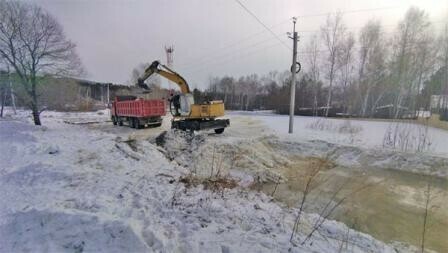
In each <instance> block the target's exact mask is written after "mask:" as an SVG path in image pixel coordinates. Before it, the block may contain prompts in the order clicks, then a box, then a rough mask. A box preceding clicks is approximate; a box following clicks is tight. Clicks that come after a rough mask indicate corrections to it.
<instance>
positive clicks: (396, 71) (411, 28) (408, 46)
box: [392, 7, 430, 118]
mask: <svg viewBox="0 0 448 253" xmlns="http://www.w3.org/2000/svg"><path fill="white" fill-rule="evenodd" d="M429 27H430V22H429V17H428V14H427V13H426V12H425V11H423V10H421V9H418V8H414V7H413V8H410V9H409V10H408V11H407V12H406V15H405V17H404V19H403V20H402V21H401V22H400V23H399V25H398V28H397V33H396V34H397V35H396V36H395V38H394V39H393V60H392V73H393V77H394V78H393V82H394V83H396V85H397V86H398V90H397V95H396V99H395V102H394V109H395V112H394V117H395V118H398V117H399V116H400V115H401V113H402V107H403V106H404V104H405V102H406V100H408V101H409V99H410V98H411V95H412V89H413V87H415V86H414V85H415V77H416V76H415V71H414V70H415V69H414V68H413V64H416V63H417V62H416V61H415V59H417V57H416V51H417V49H418V47H419V46H422V45H423V46H424V43H420V42H422V41H423V40H424V39H425V33H426V32H427V31H428V28H429ZM417 64H418V65H421V63H417Z"/></svg>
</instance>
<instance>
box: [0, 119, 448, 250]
mask: <svg viewBox="0 0 448 253" xmlns="http://www.w3.org/2000/svg"><path fill="white" fill-rule="evenodd" d="M229 117H230V119H231V126H230V127H229V128H228V129H226V131H225V132H224V133H223V134H222V135H216V134H211V133H207V132H204V133H196V134H194V135H189V134H186V133H183V132H178V131H172V130H170V129H169V118H166V119H165V120H164V124H163V126H162V127H160V128H148V129H143V130H135V129H131V128H127V127H117V126H113V125H112V124H111V123H110V122H107V121H108V118H109V115H108V112H107V111H100V112H92V113H57V112H44V113H43V117H42V121H43V124H44V125H45V126H43V127H35V126H32V125H31V120H30V116H29V112H26V111H20V112H19V115H11V116H7V117H6V118H5V119H3V120H1V121H0V140H1V145H0V155H1V159H0V181H1V182H0V194H1V195H2V196H3V197H2V198H1V199H0V252H29V251H37V252H187V251H188V252H242V251H246V252H288V251H290V252H340V251H341V250H342V251H352V252H397V251H398V252H413V251H416V249H417V247H418V243H417V242H418V237H417V234H420V231H416V232H415V233H412V234H409V235H406V233H405V231H404V230H405V229H407V227H405V226H399V225H398V223H403V222H407V221H408V220H400V219H399V217H400V213H399V212H398V211H397V212H395V213H394V212H391V213H388V212H381V210H380V209H384V208H385V207H387V206H388V205H392V206H389V209H392V210H393V209H394V208H395V209H396V210H400V211H401V212H405V214H406V215H402V216H403V217H406V219H414V220H418V218H419V217H420V216H419V215H420V214H421V212H420V211H421V208H422V207H421V206H420V205H419V203H420V202H421V194H420V192H421V189H422V188H423V186H424V183H422V182H423V179H421V178H420V177H425V179H427V178H431V179H432V178H434V179H436V183H435V186H434V187H435V188H436V189H440V190H443V191H445V192H446V191H447V189H446V177H447V160H446V158H445V157H444V154H448V152H446V151H445V150H444V149H443V148H441V145H436V144H438V143H437V141H436V140H435V139H433V140H432V141H431V143H436V144H431V145H430V146H431V147H432V148H433V147H434V148H433V150H432V151H431V149H426V150H425V151H424V152H418V153H416V152H410V150H406V151H401V150H394V149H388V150H382V148H379V146H378V145H380V143H374V144H372V143H370V144H368V145H364V144H365V143H369V142H368V141H365V138H364V137H363V136H365V135H368V134H366V132H365V131H366V130H367V131H368V128H367V126H364V125H363V126H362V129H358V130H356V129H355V128H353V126H345V129H346V130H344V125H341V126H339V125H337V126H336V127H334V126H333V125H334V124H332V125H331V126H324V127H319V126H312V125H310V124H311V123H312V122H308V123H306V124H303V125H302V128H300V129H303V131H304V132H307V133H309V135H307V136H306V137H304V136H301V135H295V136H293V137H288V136H287V135H283V134H282V127H280V126H279V125H280V124H281V121H282V120H283V119H279V118H278V116H273V115H261V116H260V115H254V114H252V115H242V114H239V113H233V114H230V115H229ZM272 122H274V123H275V124H271V123H272ZM69 123H70V124H69ZM82 123H86V124H82ZM355 123H356V122H355ZM317 124H318V125H319V124H321V123H317ZM350 124H353V121H352V122H351V123H350ZM364 124H367V123H364ZM355 125H356V124H355ZM367 125H368V124H367ZM297 126H300V124H297V125H296V127H297ZM386 128H387V127H386ZM335 129H336V130H335ZM341 129H342V130H341ZM347 129H348V130H347ZM353 129H355V130H353ZM296 130H299V129H296ZM383 130H384V129H383ZM335 131H336V132H337V134H334V133H335ZM385 132H387V129H386V130H384V133H385ZM438 134H442V133H438ZM443 134H445V133H444V132H443ZM380 135H381V134H380ZM326 136H332V137H331V138H330V137H329V138H326ZM351 140H353V141H351ZM382 141H383V140H382ZM382 141H381V143H382ZM417 142H419V141H417ZM413 146H418V145H417V144H415V145H414V144H413ZM436 146H437V148H435V147H436ZM434 150H435V151H434ZM310 159H311V160H313V159H328V160H329V161H331V163H332V166H331V167H330V168H328V169H326V170H325V172H324V173H323V174H324V175H329V176H331V177H332V178H333V181H332V183H331V184H323V186H322V187H321V188H320V189H319V192H316V194H315V195H313V199H316V196H319V195H321V196H322V198H321V199H319V201H310V202H309V203H308V204H307V206H306V213H304V214H303V215H302V218H301V222H300V224H299V227H298V230H297V234H296V236H295V237H294V239H293V242H292V243H291V242H290V236H291V232H292V228H293V225H294V222H295V217H296V215H297V212H298V204H297V203H298V200H299V199H300V196H301V195H300V191H299V190H298V189H299V188H300V187H298V188H297V189H294V187H293V186H294V185H297V184H299V183H300V180H298V181H295V179H294V176H292V175H295V174H297V173H299V172H300V171H301V170H303V169H304V168H306V167H307V166H309V165H310V163H309V160H310ZM313 161H314V160H313ZM390 171H392V172H390ZM388 172H389V173H400V174H394V176H391V174H388ZM363 173H364V174H363ZM406 173H408V174H409V175H411V176H409V177H403V176H402V175H404V174H406ZM351 175H356V176H358V175H363V177H362V179H363V180H365V182H369V183H374V184H375V187H377V188H379V189H381V188H383V189H385V190H384V191H383V192H381V193H378V194H379V196H380V197H378V198H376V199H375V200H373V199H370V200H369V201H363V199H365V198H367V199H368V195H369V194H367V192H363V193H362V194H364V195H362V194H361V195H360V196H358V197H357V198H352V199H351V200H350V201H347V204H344V205H342V206H341V208H340V209H338V211H337V212H335V213H334V215H332V216H331V217H328V218H329V219H327V220H325V221H324V222H323V223H322V225H321V226H320V227H319V228H318V229H317V232H316V233H313V234H312V236H311V238H310V239H305V238H306V237H307V236H308V235H309V234H310V233H311V231H312V230H313V228H314V227H315V224H316V222H319V220H321V219H322V217H321V216H319V213H320V211H319V210H320V209H319V208H320V207H321V206H322V204H323V203H327V201H328V199H329V198H328V193H329V192H330V191H331V189H332V185H335V184H337V182H338V180H337V179H341V181H343V179H346V178H350V176H351ZM187 177H190V178H197V179H201V180H202V181H201V182H205V181H204V180H211V181H213V180H214V181H213V182H216V181H217V180H220V179H226V178H231V179H232V180H235V181H236V182H237V185H236V186H233V185H232V186H231V187H222V188H219V189H218V188H217V189H214V188H211V189H210V188H207V189H205V188H206V187H205V186H204V184H197V185H187V184H185V183H184V179H185V178H187ZM384 178H388V179H389V180H390V179H394V180H395V181H390V182H388V183H389V184H388V185H387V187H379V184H382V185H381V186H384V183H385V182H383V179H384ZM403 178H404V179H403ZM400 180H401V181H400ZM363 182H364V181H363ZM416 182H419V183H418V184H417V183H416ZM394 184H396V187H392V186H394ZM416 184H417V186H415V185H416ZM346 191H349V189H347V190H346ZM369 191H371V192H370V193H372V191H375V192H379V191H378V190H376V188H370V189H369ZM318 193H320V194H318ZM391 193H394V194H392V196H391V197H390V198H389V199H387V201H384V200H382V199H381V196H383V197H384V196H389V195H390V194H391ZM371 195H374V194H371ZM399 199H400V201H398V200H399ZM375 201H376V203H378V204H377V205H374V204H373V203H374V202H375ZM395 202H397V203H398V204H395V205H393V204H394V203H395ZM440 203H448V201H446V198H445V199H443V198H441V202H440ZM445 205H446V204H445ZM350 206H356V208H352V209H350V208H349V207H350ZM375 206H379V208H377V209H375ZM363 207H368V208H370V209H369V212H370V213H369V212H362V210H363ZM398 207H399V208H398ZM389 209H388V210H389ZM408 209H409V210H412V211H410V212H409V211H408ZM350 210H352V211H351V212H349V211H350ZM446 210H448V209H447V208H446V206H443V207H442V208H440V209H439V210H438V212H437V213H435V214H434V216H433V217H435V219H436V220H439V221H443V220H447V218H448V215H447V214H446ZM409 213H411V214H410V215H408V214H409ZM388 214H390V215H391V218H390V219H385V220H384V219H383V220H382V219H381V215H388ZM355 216H356V217H359V218H358V219H357V220H358V223H357V226H354V223H353V220H354V217H355ZM375 217H377V218H378V222H377V223H381V222H389V223H391V222H392V223H393V220H394V219H395V220H397V222H396V223H395V225H396V226H393V225H392V224H386V225H388V226H389V227H387V226H386V225H385V226H383V227H374V226H373V225H372V224H369V223H368V222H367V221H368V220H369V219H370V220H372V219H374V218H375ZM344 223H345V224H344ZM370 223H373V222H370ZM445 227H447V226H446V225H445V226H444V227H443V228H441V227H437V226H436V228H435V229H436V230H433V231H432V233H434V235H443V234H446V233H443V232H444V231H443V230H441V229H445ZM388 228H389V230H390V229H391V228H392V229H394V233H395V234H399V235H400V234H404V236H394V233H384V231H386V230H387V229H388ZM410 228H412V229H414V230H416V229H417V228H419V225H418V222H415V224H414V225H413V226H411V227H410ZM401 229H403V230H401ZM437 229H439V230H437ZM360 231H363V232H360ZM445 232H446V230H445ZM367 233H370V234H371V235H369V234H367ZM383 233H384V236H381V235H382V234H383ZM414 237H417V239H415V238H414ZM433 237H434V238H435V240H433V241H430V242H429V245H428V248H430V249H432V250H435V251H439V252H444V251H446V249H447V245H446V244H445V243H444V242H443V240H442V239H443V238H438V237H437V236H433ZM440 237H441V236H440ZM413 238H414V239H413ZM398 241H399V242H398ZM413 245H414V246H417V247H414V246H413Z"/></svg>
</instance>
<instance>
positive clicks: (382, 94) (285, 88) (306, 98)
mask: <svg viewBox="0 0 448 253" xmlns="http://www.w3.org/2000/svg"><path fill="white" fill-rule="evenodd" d="M443 25H444V27H443V29H442V31H440V30H437V29H435V24H434V23H431V21H430V19H429V16H428V14H427V13H426V12H425V11H424V10H421V9H419V8H415V7H412V8H410V9H409V10H408V11H407V12H406V14H405V16H404V17H403V19H402V20H401V21H400V22H399V23H398V24H397V26H396V27H395V29H394V31H393V32H392V33H390V32H386V31H385V28H384V26H383V25H382V24H381V22H380V21H378V20H370V21H368V22H367V23H366V24H364V26H363V27H362V28H361V30H360V32H359V33H358V34H356V35H355V33H353V32H351V31H349V30H348V29H347V26H346V25H345V23H344V20H343V15H342V14H341V13H336V14H333V15H329V16H328V17H327V19H326V21H325V23H324V24H323V25H322V26H321V28H320V31H319V32H317V33H315V34H314V35H313V36H312V38H311V39H310V40H309V41H308V42H307V43H306V46H305V51H304V52H299V59H300V61H301V63H302V69H303V70H302V72H301V73H300V74H299V75H298V77H297V82H296V85H297V87H296V88H297V89H296V108H295V110H296V112H298V113H299V114H305V115H322V116H331V115H335V114H336V113H339V114H342V115H344V114H347V115H353V116H359V117H375V116H379V117H391V118H400V117H406V116H408V115H414V114H415V111H417V110H419V109H421V108H423V109H426V110H428V109H429V107H430V97H431V95H447V94H448V71H447V67H448V22H447V21H445V23H444V24H443ZM290 76H291V75H290V73H289V72H288V71H285V72H278V71H273V72H270V73H268V74H266V75H261V76H259V75H256V74H252V75H247V76H242V77H239V78H235V77H231V76H224V77H213V78H211V79H210V82H209V85H208V87H207V89H206V90H204V92H201V91H199V90H196V91H195V93H196V97H197V98H198V99H201V97H207V96H208V97H213V98H219V99H222V100H224V102H225V104H226V107H227V108H228V109H233V110H254V109H257V110H263V109H266V110H276V111H277V112H279V113H287V112H288V106H289V90H290V89H289V87H290V84H291V77H290Z"/></svg>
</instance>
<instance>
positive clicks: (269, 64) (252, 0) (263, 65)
mask: <svg viewBox="0 0 448 253" xmlns="http://www.w3.org/2000/svg"><path fill="white" fill-rule="evenodd" d="M34 1H35V2H37V3H38V4H39V5H41V6H42V7H44V8H45V9H47V10H48V11H50V13H52V14H53V15H54V16H56V18H57V19H58V20H59V22H60V23H61V24H62V25H63V27H64V30H65V33H66V35H67V37H68V38H69V39H70V40H72V41H74V42H75V43H76V44H77V51H78V53H79V55H80V57H81V60H82V62H83V65H84V67H85V68H86V70H87V72H88V75H87V76H86V79H91V80H95V81H101V82H113V83H125V82H127V81H128V80H129V79H130V74H131V71H132V69H133V68H134V67H135V66H137V65H138V64H139V63H143V62H152V61H153V60H156V59H159V60H162V62H165V61H166V57H165V53H164V46H165V45H174V48H175V50H174V69H175V70H176V71H177V72H179V73H180V74H181V75H183V76H184V77H185V78H186V79H187V81H188V82H189V83H190V85H191V86H193V87H199V88H203V87H205V86H206V85H207V84H208V80H209V77H210V76H223V75H232V76H240V75H245V74H250V73H257V74H260V75H262V74H266V73H268V72H269V71H271V70H278V71H284V70H287V69H288V68H289V66H290V64H291V57H292V56H291V53H290V51H289V50H288V49H287V48H286V47H285V45H283V44H282V43H280V42H279V41H278V40H277V39H276V38H275V37H274V36H273V35H272V34H271V33H269V32H268V31H266V29H264V28H263V26H262V25H261V24H259V23H258V22H257V21H256V20H255V19H254V18H253V17H252V16H251V15H250V14H248V13H247V12H246V11H245V10H244V9H243V8H242V7H241V6H240V5H239V4H238V3H237V2H236V1H234V0H188V1H186V0H129V1H125V0H122V1H119V0H108V1H106V0H85V1H81V0H78V1H75V0H71V1H69V0H66V1H63V0H34ZM240 1H241V2H242V3H243V4H244V5H245V6H246V7H247V8H248V9H249V10H250V11H252V12H253V13H254V14H255V15H256V16H257V17H258V18H259V19H260V20H261V21H262V22H263V23H265V24H266V25H267V26H269V27H271V26H274V27H273V28H272V31H273V32H274V33H275V34H278V36H279V37H280V38H282V39H283V40H284V41H285V43H287V44H288V45H291V46H292V41H291V40H289V39H287V36H286V32H288V31H291V30H292V22H291V21H290V20H289V19H290V18H291V17H293V16H299V20H298V24H297V30H298V31H299V35H300V36H301V37H302V38H301V42H299V51H300V50H303V47H304V44H305V43H306V40H307V38H309V36H310V35H311V34H312V32H310V31H318V30H319V27H320V26H321V25H322V23H323V22H324V20H325V18H326V17H325V16H309V17H306V16H305V17H300V16H303V15H313V14H322V13H326V12H335V11H343V12H344V11H346V12H347V13H346V14H345V15H344V21H345V23H346V26H347V27H348V28H349V30H350V31H353V32H357V31H358V30H359V27H361V26H362V25H363V24H364V23H365V22H366V21H367V20H368V19H371V18H376V19H380V20H381V22H382V24H383V25H384V26H385V27H384V29H385V31H386V32H388V33H393V31H394V28H395V26H396V24H397V22H398V21H399V20H400V19H402V18H403V16H404V13H405V12H406V10H407V9H408V8H409V7H410V6H417V7H420V8H423V9H424V10H426V11H427V12H428V14H429V15H430V18H431V20H433V21H434V22H435V23H434V25H435V27H436V29H438V30H439V31H441V28H442V25H443V22H442V21H443V20H444V19H446V18H447V17H448V0H393V1H392V0H340V1H333V0H306V1H305V0H303V1H302V0H240ZM366 9H371V10H369V11H367V10H366ZM356 10H364V11H358V12H350V11H356ZM299 57H300V55H299ZM303 68H306V66H303ZM163 83H164V84H165V82H163Z"/></svg>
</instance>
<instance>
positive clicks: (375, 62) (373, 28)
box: [358, 20, 387, 117]
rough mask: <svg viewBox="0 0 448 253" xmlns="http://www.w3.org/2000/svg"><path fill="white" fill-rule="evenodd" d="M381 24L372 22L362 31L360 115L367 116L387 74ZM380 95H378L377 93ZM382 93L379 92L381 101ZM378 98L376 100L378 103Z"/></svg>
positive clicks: (360, 37) (360, 38)
mask: <svg viewBox="0 0 448 253" xmlns="http://www.w3.org/2000/svg"><path fill="white" fill-rule="evenodd" d="M384 41H385V39H384V36H383V33H382V29H381V24H380V22H379V21H377V20H370V21H368V22H367V24H366V25H365V26H364V27H363V28H362V29H361V33H360V35H359V46H360V48H359V52H358V56H359V62H358V64H359V69H358V90H359V93H360V99H361V105H360V107H361V108H360V114H361V116H362V117H366V116H367V112H369V111H373V110H374V108H372V110H369V101H370V100H371V96H372V93H373V90H374V89H375V88H378V85H379V84H380V83H381V81H382V80H383V79H384V77H385V74H386V51H387V49H386V46H385V44H384ZM377 94H378V93H377ZM381 94H382V92H381V91H380V92H379V97H378V98H379V99H380V98H381ZM378 98H377V99H376V100H375V101H377V102H378Z"/></svg>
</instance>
